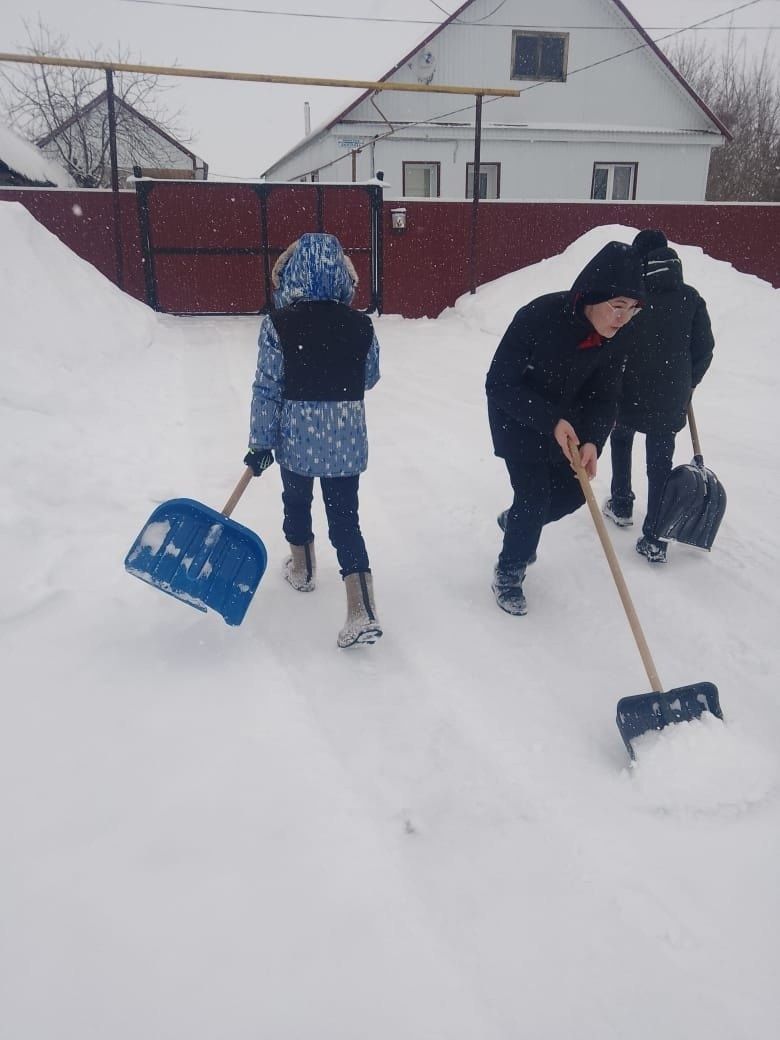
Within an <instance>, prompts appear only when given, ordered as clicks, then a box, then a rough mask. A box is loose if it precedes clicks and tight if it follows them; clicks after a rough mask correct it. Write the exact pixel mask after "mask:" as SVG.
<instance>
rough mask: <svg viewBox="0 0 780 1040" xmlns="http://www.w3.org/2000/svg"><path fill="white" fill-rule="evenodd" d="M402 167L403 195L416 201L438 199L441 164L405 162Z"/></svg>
mask: <svg viewBox="0 0 780 1040" xmlns="http://www.w3.org/2000/svg"><path fill="white" fill-rule="evenodd" d="M403 166H404V170H403V181H404V186H403V193H404V195H408V196H410V197H411V198H417V199H433V198H438V195H439V168H440V166H441V163H437V162H405V163H404V164H403Z"/></svg>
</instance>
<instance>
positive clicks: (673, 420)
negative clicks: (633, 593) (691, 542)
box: [604, 230, 714, 563]
mask: <svg viewBox="0 0 780 1040" xmlns="http://www.w3.org/2000/svg"><path fill="white" fill-rule="evenodd" d="M633 245H634V249H636V251H637V252H638V253H639V255H640V256H641V257H642V262H643V269H644V277H645V285H646V287H647V293H648V296H647V306H646V307H645V309H644V312H643V314H642V317H641V319H640V320H639V321H637V322H635V323H634V324H633V325H632V326H631V328H630V330H629V331H628V332H627V334H626V338H627V340H628V343H629V350H628V354H627V361H626V370H625V373H624V376H623V391H622V394H621V398H620V404H619V408H618V422H617V425H616V427H615V429H614V431H613V433H612V436H611V438H610V447H611V454H612V488H611V497H610V498H609V499H608V500H607V502H606V503H605V504H604V513H605V515H606V516H608V517H609V518H610V519H611V520H613V521H614V522H615V523H616V524H617V525H618V526H619V527H629V526H630V525H631V524H632V522H633V521H632V512H633V501H634V493H633V491H632V489H631V450H632V446H633V441H634V433H635V432H637V431H638V432H640V433H644V434H645V449H646V455H647V514H646V516H645V521H644V524H643V525H642V537H641V538H640V539H639V541H638V542H637V544H636V548H637V552H639V553H641V554H642V555H643V556H645V557H647V559H648V560H649V561H650V563H663V562H664V561H665V560H666V544H665V543H664V542H661V541H659V540H658V539H657V538H656V537H655V523H656V520H657V514H658V509H659V506H660V504H661V497H662V495H663V490H664V485H665V484H666V480H667V478H668V476H669V473H670V472H671V469H672V458H673V456H674V440H675V434H676V433H677V431H678V430H681V429H682V427H683V426H684V425H685V419H686V410H687V408H688V404H689V402H690V399H691V394H692V392H693V390H694V388H695V387H696V386H698V385H699V383H700V382H701V379H702V377H703V376H704V373H705V372H706V371H707V369H708V368H709V367H710V362H711V361H712V350H713V345H714V340H713V336H712V328H711V326H710V319H709V315H708V314H707V305H706V303H705V302H704V300H703V299H702V298H701V296H700V295H699V294H698V292H697V291H696V290H695V289H694V288H693V287H692V286H690V285H686V284H685V282H684V281H683V271H682V264H681V263H680V258H679V256H678V255H677V253H676V252H675V251H674V250H673V249H670V248H669V246H668V243H667V240H666V236H665V235H664V233H663V232H662V231H656V230H647V231H640V232H639V234H638V235H637V236H636V238H635V239H634V242H633Z"/></svg>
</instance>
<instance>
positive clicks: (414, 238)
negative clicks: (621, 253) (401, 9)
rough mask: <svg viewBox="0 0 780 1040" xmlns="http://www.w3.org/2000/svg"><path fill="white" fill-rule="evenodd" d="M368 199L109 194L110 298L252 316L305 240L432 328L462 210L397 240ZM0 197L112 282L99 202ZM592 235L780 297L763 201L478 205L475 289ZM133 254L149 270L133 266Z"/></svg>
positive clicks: (462, 271) (326, 193)
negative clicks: (677, 246)
mask: <svg viewBox="0 0 780 1040" xmlns="http://www.w3.org/2000/svg"><path fill="white" fill-rule="evenodd" d="M144 184H146V185H150V187H147V188H144V187H143V185H144ZM380 190H381V189H379V188H377V187H374V186H367V185H326V184H306V185H304V184H239V185H233V184H224V183H220V182H213V181H207V182H198V183H192V182H180V181H176V182H170V181H168V182H165V181H154V182H152V181H149V182H142V186H141V188H140V189H139V194H138V195H136V193H134V192H127V191H123V192H120V193H119V199H118V202H119V210H120V217H121V225H120V231H121V249H122V266H123V283H122V284H123V287H124V288H125V290H126V291H127V292H129V293H131V294H132V295H133V296H136V297H138V298H139V299H147V301H149V302H152V304H153V305H156V306H158V307H159V308H160V309H163V310H169V311H172V312H175V313H187V314H198V313H216V314H246V313H257V312H258V311H261V310H263V309H265V308H266V306H267V289H266V287H267V285H268V284H269V278H270V269H271V267H272V265H273V263H274V261H275V260H276V258H277V257H278V256H279V254H280V253H281V252H282V250H284V249H286V248H287V246H288V245H289V244H290V243H291V242H292V241H294V240H295V239H296V238H298V237H299V236H300V235H301V234H303V233H304V232H306V231H328V232H330V233H332V234H335V235H337V236H338V237H339V239H340V240H341V242H342V245H343V246H344V248H345V250H346V251H347V252H348V253H349V254H350V255H351V257H352V259H353V261H354V263H355V267H356V268H357V271H358V274H359V275H360V287H359V292H358V295H357V298H356V301H355V303H356V305H357V306H359V307H362V308H369V307H372V306H379V307H380V309H382V310H384V311H387V312H389V313H394V314H402V315H404V316H406V317H410V318H417V317H422V316H428V317H435V316H436V315H437V314H440V313H441V311H442V310H444V308H445V307H448V306H451V305H452V304H453V303H454V302H455V300H456V299H457V298H458V296H460V295H461V294H463V293H465V292H468V290H469V287H470V285H471V266H470V257H469V249H470V236H471V212H472V205H471V203H470V202H438V201H435V200H425V201H418V200H411V199H410V200H407V201H405V202H404V203H403V206H404V207H405V208H406V211H407V226H406V229H405V230H403V231H400V230H399V231H397V230H393V229H392V227H391V220H390V210H391V209H393V208H395V207H396V206H398V205H399V203H389V202H388V203H384V206H383V208H382V212H381V214H380V216H381V219H379V220H377V215H376V212H375V207H376V205H377V199H378V193H379V191H380ZM3 200H8V201H15V202H20V203H21V204H22V205H23V206H25V207H26V208H27V209H28V210H30V212H31V213H32V214H33V216H34V217H36V219H37V220H39V221H40V222H41V223H42V224H43V225H44V226H45V227H47V228H48V229H49V230H50V231H52V232H53V233H54V234H55V235H57V236H58V237H59V238H60V239H61V240H62V241H63V242H65V244H66V245H68V246H69V247H70V248H71V249H73V250H74V252H76V253H78V255H79V256H81V257H83V258H84V259H85V260H87V261H89V262H90V263H92V264H94V266H95V267H97V268H98V270H100V271H102V273H103V274H105V275H106V276H107V277H108V278H111V279H112V280H114V281H116V280H117V262H116V244H115V235H114V199H113V197H112V194H111V192H107V191H95V190H92V191H69V190H60V189H56V188H2V189H0V201H3ZM144 207H146V211H145V212H144ZM372 207H374V208H372ZM604 224H623V225H627V226H630V227H637V228H641V227H660V228H663V229H664V231H665V232H666V233H667V234H668V236H669V237H670V238H671V239H672V240H673V241H676V242H681V243H690V244H695V245H698V246H701V248H702V249H704V251H705V252H706V253H708V254H709V255H710V256H713V257H717V258H718V259H721V260H725V261H727V262H730V263H732V264H733V265H734V267H736V268H737V270H739V271H744V272H746V273H748V274H754V275H757V276H758V277H759V278H764V279H766V280H767V281H769V282H771V283H772V284H773V285H775V286H780V253H778V250H777V246H776V243H777V242H778V240H780V205H777V204H771V203H756V204H741V203H686V204H673V203H659V204H653V205H649V204H645V203H604V202H598V203H596V202H583V203H577V202H485V203H482V204H480V206H479V223H478V238H477V281H478V284H483V283H484V282H487V281H491V280H492V279H494V278H498V277H500V276H501V275H504V274H507V273H509V272H510V271H515V270H517V269H518V268H520V267H525V266H527V265H528V264H533V263H536V262H537V261H539V260H542V259H544V258H545V257H549V256H553V255H555V254H556V253H559V252H561V250H563V249H565V248H566V246H568V245H569V244H570V243H571V242H572V241H574V239H576V238H577V237H578V236H579V235H581V234H583V233H584V232H585V231H588V230H590V229H591V228H594V227H598V226H600V225H604ZM144 248H146V250H147V254H148V255H150V256H151V263H145V262H144Z"/></svg>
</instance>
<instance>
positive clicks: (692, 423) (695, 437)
mask: <svg viewBox="0 0 780 1040" xmlns="http://www.w3.org/2000/svg"><path fill="white" fill-rule="evenodd" d="M688 429H689V430H690V431H691V440H692V441H693V454H694V455H697V456H699V458H701V444H700V443H699V431H698V430H697V428H696V420H695V419H694V417H693V402H692V401H689V402H688Z"/></svg>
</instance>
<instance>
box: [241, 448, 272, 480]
mask: <svg viewBox="0 0 780 1040" xmlns="http://www.w3.org/2000/svg"><path fill="white" fill-rule="evenodd" d="M273 464H274V455H273V452H272V451H271V449H270V448H250V449H249V451H248V452H247V453H246V455H245V456H244V465H245V466H249V468H250V469H251V470H252V472H253V473H254V475H255V476H256V477H259V476H260V474H261V473H262V472H263V470H266V469H268V467H269V466H273Z"/></svg>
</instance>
